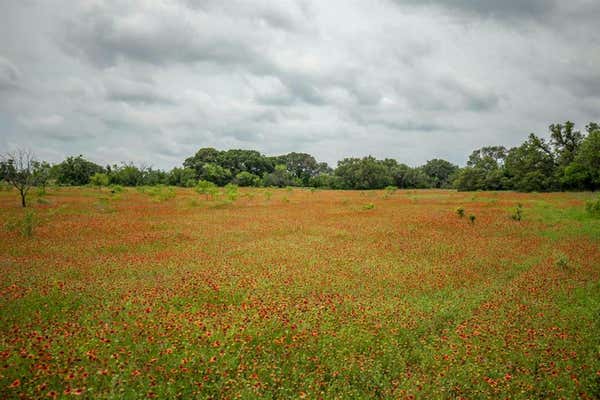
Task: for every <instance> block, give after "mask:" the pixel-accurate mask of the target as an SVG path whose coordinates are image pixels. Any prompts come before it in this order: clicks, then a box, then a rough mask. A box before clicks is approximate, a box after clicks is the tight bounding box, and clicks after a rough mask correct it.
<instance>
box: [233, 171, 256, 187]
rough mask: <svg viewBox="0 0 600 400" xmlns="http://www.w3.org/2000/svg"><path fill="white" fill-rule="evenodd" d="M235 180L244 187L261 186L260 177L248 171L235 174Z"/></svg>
mask: <svg viewBox="0 0 600 400" xmlns="http://www.w3.org/2000/svg"><path fill="white" fill-rule="evenodd" d="M234 182H235V183H236V184H237V185H239V186H242V187H248V186H254V187H256V186H260V182H261V180H260V177H259V176H258V175H254V174H253V173H251V172H248V171H242V172H240V173H238V174H237V175H236V176H235V179H234Z"/></svg>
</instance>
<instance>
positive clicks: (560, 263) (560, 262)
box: [554, 252, 570, 270]
mask: <svg viewBox="0 0 600 400" xmlns="http://www.w3.org/2000/svg"><path fill="white" fill-rule="evenodd" d="M554 258H555V261H554V263H555V265H556V266H557V267H559V268H560V269H562V270H567V269H569V265H570V260H569V256H568V255H566V254H565V253H561V252H558V253H556V254H555V256H554Z"/></svg>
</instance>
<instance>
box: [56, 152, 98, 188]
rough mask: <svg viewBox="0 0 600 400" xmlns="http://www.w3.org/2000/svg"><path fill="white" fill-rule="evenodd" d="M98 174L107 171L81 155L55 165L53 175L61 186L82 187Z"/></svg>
mask: <svg viewBox="0 0 600 400" xmlns="http://www.w3.org/2000/svg"><path fill="white" fill-rule="evenodd" d="M97 172H105V170H104V168H102V167H101V166H100V165H98V164H95V163H93V162H91V161H88V160H86V159H85V158H83V156H81V155H79V156H77V157H68V158H67V159H66V160H64V161H63V162H61V163H60V164H57V165H54V166H53V167H52V171H51V175H52V176H53V177H54V178H55V179H56V181H57V182H58V183H59V184H61V185H73V186H81V185H87V184H88V183H90V177H91V176H92V175H94V174H95V173H97Z"/></svg>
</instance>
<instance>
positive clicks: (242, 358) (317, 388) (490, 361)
mask: <svg viewBox="0 0 600 400" xmlns="http://www.w3.org/2000/svg"><path fill="white" fill-rule="evenodd" d="M590 198H592V195H591V194H589V193H587V194H585V193H563V194H536V193H534V194H518V193H492V192H486V193H456V192H453V191H441V190H440V191H435V190H426V191H415V190H411V191H396V192H394V193H392V192H386V191H370V192H359V191H310V190H303V189H293V190H291V189H279V190H275V189H245V190H241V191H240V193H239V196H238V198H237V199H235V201H226V200H223V199H221V200H215V199H212V198H209V197H207V196H204V195H199V194H197V193H195V192H193V191H192V190H189V189H174V191H173V189H171V190H168V189H147V190H136V189H126V190H125V191H124V192H122V193H114V194H112V193H110V192H109V191H108V190H107V189H103V190H98V189H91V188H60V189H49V190H48V194H47V195H45V196H43V197H40V198H39V199H38V196H37V195H35V193H34V194H33V195H32V196H31V203H32V207H31V210H34V214H29V216H27V214H26V211H24V210H22V209H21V208H20V206H19V201H18V197H17V193H16V192H15V191H10V192H9V191H3V192H1V193H0V218H1V220H2V222H3V226H2V227H0V268H1V271H0V273H1V274H2V275H1V277H0V313H1V315H0V398H63V397H72V395H79V396H81V397H84V398H115V399H121V398H152V397H155V398H184V399H188V398H215V399H217V398H219V399H225V398H230V399H235V398H245V399H252V398H257V397H261V398H279V399H282V398H307V399H313V398H315V399H316V398H325V399H328V398H339V399H353V398H354V399H362V398H467V399H480V398H523V399H531V398H588V399H591V398H599V397H600V220H597V219H596V220H594V219H591V218H589V217H588V216H587V215H586V213H585V208H584V204H585V201H586V200H587V199H590ZM518 203H522V205H523V219H522V220H521V221H516V220H513V219H511V217H510V216H511V214H513V212H514V210H515V208H516V207H517V204H518ZM458 207H462V208H464V210H465V215H464V217H463V218H461V217H459V216H458V215H457V212H456V209H457V208H458ZM470 215H474V216H475V220H474V221H473V223H471V222H470V221H469V216H470ZM29 231H31V235H30V232H29Z"/></svg>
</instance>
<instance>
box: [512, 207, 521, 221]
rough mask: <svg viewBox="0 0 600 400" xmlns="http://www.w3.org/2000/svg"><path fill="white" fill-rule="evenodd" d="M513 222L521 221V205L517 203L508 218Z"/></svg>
mask: <svg viewBox="0 0 600 400" xmlns="http://www.w3.org/2000/svg"><path fill="white" fill-rule="evenodd" d="M510 217H511V218H512V220H513V221H520V220H522V219H523V204H521V203H518V204H517V207H516V208H515V211H514V212H513V213H512V215H511V216H510Z"/></svg>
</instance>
